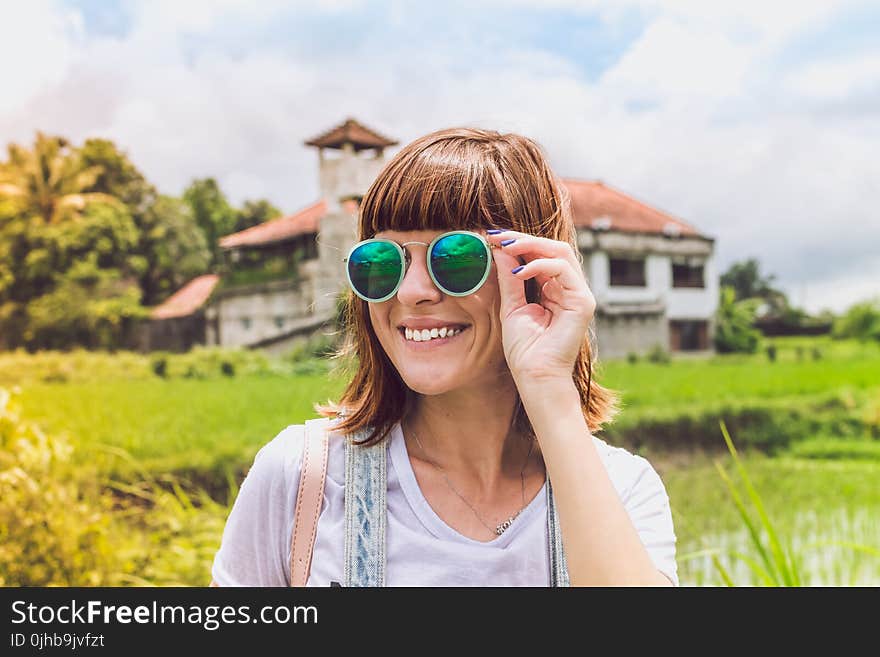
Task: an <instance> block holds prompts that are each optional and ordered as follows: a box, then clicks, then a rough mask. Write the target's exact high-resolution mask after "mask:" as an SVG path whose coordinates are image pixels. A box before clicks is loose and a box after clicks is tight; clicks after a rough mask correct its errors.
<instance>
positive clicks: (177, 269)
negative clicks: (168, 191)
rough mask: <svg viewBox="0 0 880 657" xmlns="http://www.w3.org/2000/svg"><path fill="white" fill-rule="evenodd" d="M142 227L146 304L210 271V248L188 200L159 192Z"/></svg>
mask: <svg viewBox="0 0 880 657" xmlns="http://www.w3.org/2000/svg"><path fill="white" fill-rule="evenodd" d="M140 228H141V234H140V240H141V241H140V250H141V253H143V255H144V257H145V259H146V270H145V272H144V274H143V276H142V277H141V289H142V290H143V293H144V303H145V304H147V305H154V304H156V303H158V302H159V301H161V300H162V299H165V298H166V297H168V296H169V295H171V294H172V293H174V292H175V291H176V290H177V289H179V288H180V287H181V286H182V285H183V284H184V283H186V282H187V281H188V280H190V279H192V278H194V277H195V276H198V275H199V274H203V273H205V272H206V271H208V269H209V266H210V262H211V250H210V249H209V248H208V242H207V240H206V238H205V234H204V232H202V230H201V228H199V226H198V224H196V221H195V218H194V217H193V214H192V210H191V208H190V206H189V205H188V204H187V203H186V202H184V201H182V200H181V199H178V198H174V197H172V196H164V195H162V196H159V197H158V198H157V199H156V201H155V203H153V205H151V206H150V207H149V209H148V210H147V211H146V212H145V213H144V215H143V218H142V220H141V225H140Z"/></svg>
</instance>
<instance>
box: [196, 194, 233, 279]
mask: <svg viewBox="0 0 880 657" xmlns="http://www.w3.org/2000/svg"><path fill="white" fill-rule="evenodd" d="M183 200H184V201H186V202H187V203H188V204H189V206H190V208H192V213H193V217H194V218H195V221H196V223H197V224H198V226H199V228H201V229H202V232H203V233H204V234H205V239H206V240H207V242H208V244H209V245H210V248H211V251H212V259H211V264H212V265H217V264H219V263H220V247H219V246H218V244H217V242H218V240H219V239H220V238H221V237H223V236H224V235H228V234H229V233H232V232H234V231H235V223H236V219H237V217H236V212H235V209H234V208H233V207H232V206H231V205H229V201H227V200H226V196H225V195H224V194H223V192H222V191H221V190H220V186H219V185H218V184H217V181H216V180H214V179H213V178H201V179H198V180H193V181H192V183H190V186H189V187H187V188H186V191H184V192H183Z"/></svg>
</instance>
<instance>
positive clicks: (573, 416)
mask: <svg viewBox="0 0 880 657" xmlns="http://www.w3.org/2000/svg"><path fill="white" fill-rule="evenodd" d="M517 387H518V389H519V391H520V396H521V397H522V401H523V406H524V407H525V410H526V412H527V413H528V416H529V419H530V421H531V423H532V426H533V427H534V429H535V433H536V435H537V437H538V443H539V444H540V446H541V452H542V454H543V456H544V463H545V464H546V466H547V473H548V476H549V477H550V480H551V481H552V482H553V497H554V501H555V503H556V507H557V511H558V514H559V523H560V527H561V530H562V544H563V547H564V549H565V555H566V560H567V562H568V572H569V577H570V580H571V585H572V586H614V585H633V586H650V585H658V584H670V582H669V580H668V579H666V577H665V576H663V575H662V574H661V573H660V572H659V571H658V570H657V568H656V567H655V566H654V563H653V562H652V560H651V557H650V555H649V554H648V551H647V550H646V549H645V547H644V545H643V544H642V541H641V539H640V538H639V535H638V533H637V532H636V529H635V527H634V526H633V524H632V522H631V521H630V518H629V515H628V514H627V512H626V509H625V508H624V506H623V504H622V502H621V501H620V497H619V496H618V494H617V490H616V489H615V488H614V484H613V483H612V482H611V479H610V478H609V476H608V472H607V471H606V469H605V466H604V464H603V463H602V460H601V457H600V456H599V453H598V451H597V450H596V447H595V445H594V444H593V440H592V436H591V434H590V431H589V428H588V426H587V422H586V420H585V418H584V416H583V412H582V410H581V405H580V396H579V395H578V391H577V388H576V387H575V385H574V382H573V381H571V380H542V381H527V380H523V381H517Z"/></svg>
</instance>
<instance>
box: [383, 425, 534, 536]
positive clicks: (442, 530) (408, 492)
mask: <svg viewBox="0 0 880 657" xmlns="http://www.w3.org/2000/svg"><path fill="white" fill-rule="evenodd" d="M389 449H390V451H391V463H392V464H393V466H394V470H395V472H396V473H397V477H398V480H399V481H400V488H401V490H403V494H404V496H405V497H406V500H407V502H409V505H410V507H411V508H412V510H413V513H415V515H416V517H417V518H418V519H419V521H420V522H421V523H422V524H423V525H424V526H425V528H426V529H427V530H428V531H429V532H430V533H431V534H432V535H433V536H435V537H436V538H443V539H447V540H454V541H458V542H460V543H468V544H470V545H482V546H485V547H505V546H506V545H508V544H509V543H510V541H511V540H513V537H514V536H516V535H517V534H518V533H519V532H520V531H522V527H524V526H526V525H528V524H529V522H530V521H531V520H532V519H533V517H534V516H535V514H538V513H540V512H541V510H542V509H546V505H547V500H546V496H547V478H546V476H545V477H544V485H543V486H542V487H541V490H540V491H538V494H537V495H535V497H534V498H532V500H531V501H530V502H529V503H528V504H527V505H526V507H525V508H524V509H523V510H522V513H520V514H519V516H518V517H517V518H516V520H514V521H513V524H512V525H511V526H510V527H509V528H508V529H507V530H506V531H505V532H504V533H503V534H501V536H498V537H496V538H493V539H492V540H491V541H478V540H476V539H474V538H471V537H469V536H465V535H464V534H462V533H461V532H459V531H457V530H456V529H454V528H452V527H450V526H449V525H448V524H446V522H445V521H444V520H443V519H442V518H441V517H440V516H438V515H437V512H436V511H434V509H433V508H432V507H431V505H430V504H429V503H428V500H427V499H425V496H424V495H423V494H422V489H421V488H420V487H419V482H418V480H416V474H415V472H414V471H413V469H412V463H411V462H410V460H409V454H408V452H407V451H406V441H405V440H404V438H403V429H402V428H401V426H400V422H398V423H397V424H396V425H395V426H394V428H393V429H392V431H391V445H390V448H389ZM450 494H452V492H451V491H450Z"/></svg>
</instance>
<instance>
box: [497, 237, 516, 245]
mask: <svg viewBox="0 0 880 657" xmlns="http://www.w3.org/2000/svg"><path fill="white" fill-rule="evenodd" d="M514 242H516V238H514V239H512V240H501V246H507V245H508V244H513V243H514Z"/></svg>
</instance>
